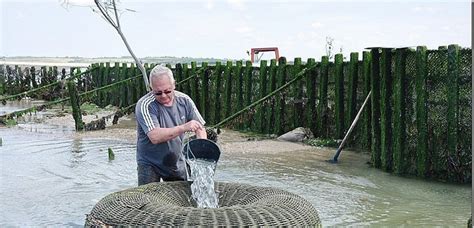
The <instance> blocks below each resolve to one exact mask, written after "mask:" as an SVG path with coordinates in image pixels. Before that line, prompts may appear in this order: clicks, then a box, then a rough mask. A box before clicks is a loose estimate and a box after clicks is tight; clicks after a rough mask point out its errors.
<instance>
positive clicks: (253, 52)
mask: <svg viewBox="0 0 474 228" xmlns="http://www.w3.org/2000/svg"><path fill="white" fill-rule="evenodd" d="M272 51H273V52H275V59H276V60H277V61H278V58H280V53H279V52H278V48H277V47H265V48H252V49H250V61H252V63H255V62H259V61H260V58H261V57H262V56H260V58H259V57H258V54H259V53H260V52H272ZM247 52H248V51H247ZM255 55H257V58H255Z"/></svg>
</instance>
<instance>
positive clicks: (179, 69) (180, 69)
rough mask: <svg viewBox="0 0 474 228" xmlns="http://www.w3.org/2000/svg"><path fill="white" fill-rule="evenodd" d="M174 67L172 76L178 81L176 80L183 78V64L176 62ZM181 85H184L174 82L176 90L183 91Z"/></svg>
mask: <svg viewBox="0 0 474 228" xmlns="http://www.w3.org/2000/svg"><path fill="white" fill-rule="evenodd" d="M175 69H176V70H175V73H174V74H175V77H174V78H175V80H176V82H177V83H178V82H180V81H182V80H183V65H181V63H177V64H176V65H175ZM183 87H184V85H182V84H176V90H178V91H181V92H184V91H183Z"/></svg>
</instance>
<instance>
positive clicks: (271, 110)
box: [265, 59, 277, 134]
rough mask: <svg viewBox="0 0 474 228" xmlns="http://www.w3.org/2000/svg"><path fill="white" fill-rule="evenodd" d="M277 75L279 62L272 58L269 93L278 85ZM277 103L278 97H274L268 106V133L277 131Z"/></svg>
mask: <svg viewBox="0 0 474 228" xmlns="http://www.w3.org/2000/svg"><path fill="white" fill-rule="evenodd" d="M276 75H277V64H276V60H275V59H272V60H270V69H269V78H270V81H269V85H268V86H269V91H268V93H271V92H273V91H274V90H275V89H276V88H277V87H276V81H277V79H276ZM275 103H276V98H275V97H272V98H271V99H270V101H269V104H268V105H267V107H266V111H265V112H266V114H267V116H266V124H265V125H266V133H268V134H271V133H273V132H274V131H275Z"/></svg>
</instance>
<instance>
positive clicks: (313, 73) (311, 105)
mask: <svg viewBox="0 0 474 228" xmlns="http://www.w3.org/2000/svg"><path fill="white" fill-rule="evenodd" d="M314 65H316V61H315V59H313V58H309V59H308V63H307V64H306V67H311V66H314ZM305 77H306V97H307V98H308V101H307V102H306V105H305V108H304V109H305V112H306V126H308V127H309V128H310V129H311V131H312V132H313V134H315V133H316V131H317V128H316V119H315V118H316V112H317V109H316V79H317V77H318V71H317V68H316V67H315V68H313V70H310V71H308V72H306V75H305Z"/></svg>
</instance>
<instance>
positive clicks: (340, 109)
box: [334, 54, 345, 139]
mask: <svg viewBox="0 0 474 228" xmlns="http://www.w3.org/2000/svg"><path fill="white" fill-rule="evenodd" d="M334 62H335V65H336V66H335V76H336V77H335V84H334V86H335V99H334V101H335V102H336V110H335V112H336V113H335V121H336V138H338V139H342V138H343V137H344V130H345V127H344V69H343V64H344V62H343V57H342V54H336V55H335V56H334Z"/></svg>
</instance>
